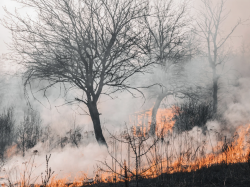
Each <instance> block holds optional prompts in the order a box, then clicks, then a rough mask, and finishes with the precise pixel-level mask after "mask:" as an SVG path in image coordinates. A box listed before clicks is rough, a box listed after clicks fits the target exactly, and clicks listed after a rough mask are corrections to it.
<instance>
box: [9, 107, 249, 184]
mask: <svg viewBox="0 0 250 187" xmlns="http://www.w3.org/2000/svg"><path fill="white" fill-rule="evenodd" d="M151 114H152V110H149V111H146V112H143V113H137V114H135V115H134V118H133V120H134V122H136V123H137V126H135V127H134V132H133V133H132V134H133V135H134V136H135V137H142V136H147V135H148V130H149V129H150V124H151ZM173 117H174V113H173V112H172V110H171V109H159V111H158V113H157V119H156V122H157V128H156V135H157V136H156V137H155V138H156V139H157V138H158V139H159V141H158V142H157V143H156V144H155V145H154V146H153V147H152V148H151V149H150V151H149V152H147V154H148V155H147V159H143V158H139V160H140V161H139V167H138V168H136V167H135V162H134V161H133V159H135V157H134V156H133V155H132V153H133V150H132V148H131V147H129V145H126V144H123V145H121V144H118V143H117V144H114V145H116V146H117V145H118V147H115V148H114V149H113V151H116V152H118V153H119V154H120V156H121V157H122V158H121V159H120V158H119V155H118V156H117V157H115V158H114V159H115V160H117V162H119V164H117V167H118V169H117V170H115V172H116V173H115V172H114V170H113V171H112V168H113V167H116V166H113V161H112V166H110V168H111V171H109V172H105V171H104V170H103V171H100V170H97V171H96V173H95V177H93V178H91V177H89V176H87V174H85V173H83V172H81V173H79V176H78V177H76V178H75V179H74V180H73V181H72V182H69V181H70V180H69V179H70V176H66V177H64V178H62V179H58V178H57V177H56V176H53V177H52V179H51V181H50V183H49V184H48V187H54V186H56V187H66V186H84V185H89V184H96V183H99V182H100V183H108V182H113V183H114V182H119V181H123V182H124V181H125V177H124V176H127V177H128V180H134V179H135V176H133V175H132V174H131V173H129V172H128V173H125V170H124V168H122V165H123V164H124V166H126V168H128V170H129V171H130V172H132V173H133V174H135V173H136V172H138V173H139V175H140V177H141V178H155V177H157V176H160V175H161V174H162V173H168V174H172V173H175V172H191V171H196V170H199V169H201V168H204V167H206V168H207V167H210V166H213V165H218V164H234V163H245V162H250V149H249V143H250V142H249V138H250V124H247V125H242V126H240V127H238V128H237V129H236V131H235V133H234V135H233V136H232V137H229V138H227V137H225V136H223V134H220V133H219V132H216V131H213V130H212V129H208V131H207V132H206V134H204V133H203V132H202V130H201V129H199V128H194V129H193V130H192V131H189V132H188V131H185V132H182V133H181V134H178V133H177V132H175V131H174V130H173V127H174V121H173V120H172V119H173ZM138 132H142V133H141V134H140V135H141V136H138ZM160 132H162V134H160ZM126 146H127V148H128V149H127V148H126ZM147 146H148V147H150V146H151V145H150V144H145V145H144V146H143V147H142V150H145V149H147ZM122 147H123V148H122ZM11 149H14V148H11ZM124 151H127V155H124V156H123V155H122V154H124ZM130 152H131V153H130ZM118 158H119V159H118ZM126 163H127V164H126ZM136 170H137V171H136ZM21 186H24V184H23V182H21Z"/></svg>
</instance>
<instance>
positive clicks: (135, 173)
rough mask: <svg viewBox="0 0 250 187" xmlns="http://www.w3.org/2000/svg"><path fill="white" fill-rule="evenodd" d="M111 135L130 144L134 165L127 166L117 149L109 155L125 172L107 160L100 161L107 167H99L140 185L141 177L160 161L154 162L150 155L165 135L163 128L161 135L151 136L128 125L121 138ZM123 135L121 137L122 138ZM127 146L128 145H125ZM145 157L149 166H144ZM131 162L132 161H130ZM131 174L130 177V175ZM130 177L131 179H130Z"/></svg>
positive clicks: (116, 139) (115, 139)
mask: <svg viewBox="0 0 250 187" xmlns="http://www.w3.org/2000/svg"><path fill="white" fill-rule="evenodd" d="M110 135H111V138H112V139H113V140H114V141H115V142H116V141H118V142H120V143H122V144H123V145H122V146H124V145H127V146H128V149H129V152H130V149H131V150H132V151H131V152H132V154H133V157H131V158H133V159H134V163H135V165H134V167H133V168H130V164H129V163H128V166H126V164H124V162H123V160H119V159H118V158H117V157H116V152H117V150H115V153H113V154H112V153H111V152H110V151H109V155H110V157H111V158H112V160H114V163H115V166H116V164H118V166H119V167H120V168H121V169H122V171H124V173H119V172H117V171H116V167H115V168H114V167H113V165H112V166H111V165H109V164H108V163H107V161H106V160H105V161H100V163H101V164H102V165H103V166H104V167H105V168H106V169H105V168H103V167H101V166H98V168H99V169H100V171H104V172H111V173H113V174H115V175H118V176H120V177H121V178H124V179H125V183H126V184H127V183H128V181H130V180H135V181H136V186H137V187H138V186H139V180H140V178H143V176H144V175H145V173H146V172H148V171H149V170H151V169H152V168H154V167H156V165H157V164H158V163H153V162H151V160H150V156H149V155H148V154H149V153H150V151H151V150H152V149H154V148H155V147H156V144H157V143H158V142H159V141H160V138H161V137H162V136H163V129H162V130H161V133H160V136H158V137H153V138H152V137H151V136H149V134H148V133H146V134H145V133H143V132H142V131H140V130H138V131H136V130H135V129H133V128H132V129H128V127H127V128H126V130H125V131H124V132H123V133H121V134H120V135H119V138H117V137H116V136H114V135H112V134H110ZM120 137H121V138H120ZM125 147H126V146H125ZM128 157H129V158H128V159H129V160H130V155H128ZM143 158H144V159H145V160H147V161H148V166H146V167H145V166H144V167H143V166H142V159H143ZM129 162H130V161H129ZM128 175H129V176H131V178H130V177H128ZM129 178H130V179H129Z"/></svg>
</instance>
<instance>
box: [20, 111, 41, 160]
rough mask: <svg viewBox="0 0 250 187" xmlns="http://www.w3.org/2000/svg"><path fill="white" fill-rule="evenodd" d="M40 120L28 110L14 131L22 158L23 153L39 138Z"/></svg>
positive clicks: (38, 116)
mask: <svg viewBox="0 0 250 187" xmlns="http://www.w3.org/2000/svg"><path fill="white" fill-rule="evenodd" d="M41 122H42V121H41V119H40V115H39V113H37V112H35V111H32V110H29V111H28V112H27V113H25V114H24V119H23V121H22V122H21V123H20V125H19V126H18V127H17V129H16V134H15V136H16V144H17V147H18V148H19V150H20V151H21V153H22V155H23V157H24V156H25V151H27V150H28V149H30V148H33V147H34V146H35V145H36V144H37V143H38V142H39V140H40V138H41V132H42V129H41V126H40V125H41Z"/></svg>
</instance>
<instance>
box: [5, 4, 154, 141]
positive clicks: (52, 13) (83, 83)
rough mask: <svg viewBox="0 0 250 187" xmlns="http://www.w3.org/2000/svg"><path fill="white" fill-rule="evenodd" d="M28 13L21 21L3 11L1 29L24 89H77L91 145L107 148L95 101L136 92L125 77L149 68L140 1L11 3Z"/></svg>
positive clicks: (77, 100)
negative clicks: (8, 35) (21, 69)
mask: <svg viewBox="0 0 250 187" xmlns="http://www.w3.org/2000/svg"><path fill="white" fill-rule="evenodd" d="M17 1H18V2H19V3H21V4H22V5H24V6H27V7H29V8H31V9H33V10H34V12H35V16H32V17H31V16H27V17H22V16H20V14H18V13H16V14H12V13H10V12H8V11H7V10H6V12H7V17H6V19H5V20H4V25H5V27H7V28H8V29H9V30H10V31H11V32H12V37H13V43H12V45H11V49H12V51H13V53H15V54H16V55H17V56H16V57H18V61H19V62H20V64H22V65H24V66H25V67H26V69H27V71H26V74H25V78H26V81H25V86H26V88H28V87H29V86H30V85H32V84H31V83H32V80H34V79H38V80H46V81H47V82H48V85H47V86H45V87H43V91H44V94H45V95H46V91H47V89H49V88H51V87H53V86H54V85H56V84H61V85H62V86H65V85H66V84H68V85H70V88H74V89H75V88H77V89H79V90H80V91H81V93H82V95H81V96H79V97H76V98H75V102H80V103H84V104H85V105H86V106H87V108H88V111H89V115H90V117H91V119H92V122H93V126H94V132H95V136H96V140H97V142H98V143H99V144H100V145H101V144H104V145H107V143H106V140H105V138H104V136H103V133H102V128H101V123H100V113H99V110H98V107H97V102H98V100H99V98H100V96H101V95H102V94H103V95H108V96H112V94H113V93H115V92H118V91H124V90H126V91H129V92H130V93H132V92H131V91H135V90H137V91H139V90H138V88H136V87H133V86H132V85H131V84H130V82H129V78H130V77H131V76H133V75H134V74H136V73H140V72H145V71H146V68H147V67H148V66H149V65H151V64H152V63H154V62H153V61H149V60H147V59H146V57H147V55H146V54H147V52H148V51H147V49H148V47H147V45H148V43H147V38H148V35H147V34H145V32H146V30H145V29H144V28H143V27H142V24H141V21H139V20H140V19H141V18H142V17H143V16H144V14H145V9H146V7H147V6H146V4H147V2H146V1H135V0H95V1H93V0H51V1H46V0H17Z"/></svg>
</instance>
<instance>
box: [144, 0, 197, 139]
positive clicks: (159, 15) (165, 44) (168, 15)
mask: <svg viewBox="0 0 250 187" xmlns="http://www.w3.org/2000/svg"><path fill="white" fill-rule="evenodd" d="M149 12H150V14H151V15H152V16H150V17H148V16H146V17H145V25H146V28H147V30H148V31H149V33H150V39H151V40H150V56H151V58H152V59H153V60H154V61H156V62H157V63H158V64H160V66H161V67H160V68H161V69H162V70H163V71H162V73H163V74H162V75H163V76H162V77H161V78H160V79H162V80H163V81H160V82H164V83H162V87H161V88H160V89H156V90H157V91H156V92H155V90H154V92H155V93H154V94H155V95H156V101H155V103H154V106H153V110H152V119H151V126H150V132H151V134H152V135H154V134H155V128H156V114H157V111H158V109H159V107H160V104H161V102H162V100H163V99H164V98H166V97H167V96H169V95H175V94H177V93H179V94H183V93H184V91H183V90H184V89H183V84H182V83H181V82H180V81H179V80H178V79H179V78H180V77H182V75H181V71H182V64H183V63H182V62H184V61H187V60H188V59H190V57H192V55H193V51H194V50H193V46H192V45H191V44H192V43H191V42H190V34H191V32H190V31H191V28H190V23H191V21H190V19H189V16H188V6H187V3H186V2H184V3H183V4H181V5H178V6H177V5H176V4H174V1H173V0H167V1H165V0H159V1H156V2H154V3H153V4H152V5H151V6H150V8H149ZM158 72H159V71H158ZM156 76H157V75H156ZM170 79H172V80H170ZM158 81H159V80H158ZM166 82H167V83H166Z"/></svg>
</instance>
